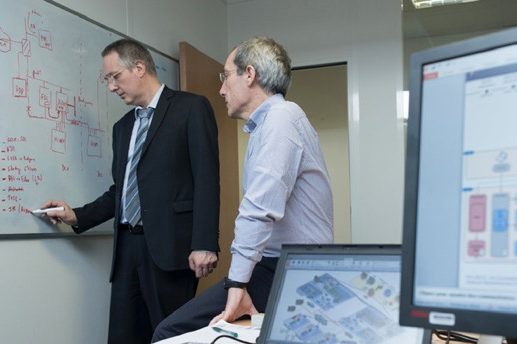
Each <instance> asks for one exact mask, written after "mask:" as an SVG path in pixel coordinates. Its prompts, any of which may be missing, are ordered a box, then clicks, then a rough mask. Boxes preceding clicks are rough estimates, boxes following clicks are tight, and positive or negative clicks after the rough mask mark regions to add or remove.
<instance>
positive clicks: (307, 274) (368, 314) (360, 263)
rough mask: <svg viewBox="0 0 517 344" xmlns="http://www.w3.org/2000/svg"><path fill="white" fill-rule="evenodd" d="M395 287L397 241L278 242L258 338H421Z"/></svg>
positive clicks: (354, 341)
mask: <svg viewBox="0 0 517 344" xmlns="http://www.w3.org/2000/svg"><path fill="white" fill-rule="evenodd" d="M399 290H400V246H394V245H383V246H375V245H286V246H283V248H282V255H281V257H280V260H279V262H278V265H277V269H276V272H275V279H274V283H273V287H272V290H271V294H270V296H269V300H268V305H267V309H266V314H265V319H264V323H263V325H262V329H261V334H260V338H259V340H258V343H259V344H285V343H291V344H295V343H321V344H332V343H335V344H338V343H346V344H370V343H378V344H381V343H382V344H398V343H405V344H422V343H423V341H424V333H423V331H421V330H420V329H415V328H411V327H400V326H399V324H398V309H399Z"/></svg>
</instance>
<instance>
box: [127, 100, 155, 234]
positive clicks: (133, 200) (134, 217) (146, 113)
mask: <svg viewBox="0 0 517 344" xmlns="http://www.w3.org/2000/svg"><path fill="white" fill-rule="evenodd" d="M153 110H154V109H153V108H145V109H138V110H137V111H136V115H137V117H138V118H139V119H140V124H139V125H138V130H137V132H136V140H135V146H134V149H133V156H132V157H131V164H130V167H129V174H128V178H127V186H126V202H125V205H126V207H125V209H124V210H125V214H126V218H127V220H128V222H129V224H130V225H131V226H135V225H136V224H138V222H139V221H140V218H141V216H140V198H139V196H138V182H137V178H136V170H137V167H138V161H139V160H140V155H141V154H142V147H143V146H144V142H145V138H146V136H147V129H148V128H149V117H150V116H151V114H152V113H153Z"/></svg>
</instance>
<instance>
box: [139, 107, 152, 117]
mask: <svg viewBox="0 0 517 344" xmlns="http://www.w3.org/2000/svg"><path fill="white" fill-rule="evenodd" d="M152 113H153V108H151V107H148V108H145V109H144V108H141V109H138V110H136V115H137V117H138V118H140V119H142V118H149V116H151V114H152Z"/></svg>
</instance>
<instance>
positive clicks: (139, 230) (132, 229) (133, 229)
mask: <svg viewBox="0 0 517 344" xmlns="http://www.w3.org/2000/svg"><path fill="white" fill-rule="evenodd" d="M118 228H119V229H121V230H124V231H128V232H129V233H131V234H144V226H141V225H136V226H131V225H130V224H129V223H119V224H118Z"/></svg>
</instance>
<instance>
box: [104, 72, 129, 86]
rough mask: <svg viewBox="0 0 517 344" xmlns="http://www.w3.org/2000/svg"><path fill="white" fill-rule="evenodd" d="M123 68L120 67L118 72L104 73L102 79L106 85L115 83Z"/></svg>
mask: <svg viewBox="0 0 517 344" xmlns="http://www.w3.org/2000/svg"><path fill="white" fill-rule="evenodd" d="M124 70H125V69H121V70H119V71H118V72H114V73H109V74H106V75H105V76H104V81H106V83H107V84H108V85H110V84H113V83H116V82H117V81H118V78H119V77H120V74H122V72H123V71H124Z"/></svg>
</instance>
